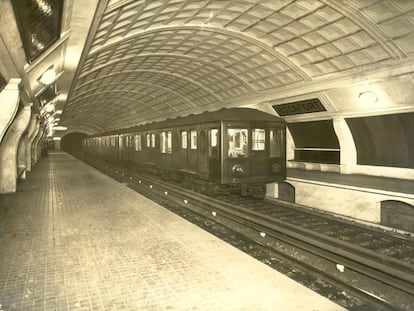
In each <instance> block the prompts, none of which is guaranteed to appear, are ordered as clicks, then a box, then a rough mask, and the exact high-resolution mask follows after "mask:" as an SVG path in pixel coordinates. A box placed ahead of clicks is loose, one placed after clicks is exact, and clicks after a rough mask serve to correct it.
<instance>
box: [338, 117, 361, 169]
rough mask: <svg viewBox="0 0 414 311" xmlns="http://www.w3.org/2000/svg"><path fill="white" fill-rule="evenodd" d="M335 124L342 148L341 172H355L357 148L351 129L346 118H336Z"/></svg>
mask: <svg viewBox="0 0 414 311" xmlns="http://www.w3.org/2000/svg"><path fill="white" fill-rule="evenodd" d="M333 126H334V129H335V133H336V136H338V141H339V146H340V148H341V149H340V150H341V151H340V152H341V160H340V163H341V166H340V167H341V174H352V173H355V172H356V171H357V170H356V165H357V150H356V147H355V142H354V138H353V136H352V133H351V130H350V129H349V127H348V124H347V123H346V121H345V119H344V118H335V119H334V120H333Z"/></svg>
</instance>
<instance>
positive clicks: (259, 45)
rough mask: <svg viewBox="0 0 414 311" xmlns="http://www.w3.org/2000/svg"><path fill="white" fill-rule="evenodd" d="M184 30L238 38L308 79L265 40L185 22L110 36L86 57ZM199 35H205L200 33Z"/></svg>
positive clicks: (226, 38)
mask: <svg viewBox="0 0 414 311" xmlns="http://www.w3.org/2000/svg"><path fill="white" fill-rule="evenodd" d="M185 31H193V32H196V33H197V34H198V35H200V34H201V33H203V32H208V33H211V34H212V36H207V37H211V38H214V36H215V35H216V37H220V35H221V36H224V37H225V39H224V40H222V42H223V43H224V42H226V41H228V40H230V41H231V39H238V40H240V41H241V42H243V43H244V44H243V43H242V44H240V47H243V46H244V45H245V44H248V45H251V46H253V47H255V48H256V49H255V50H256V51H257V52H258V51H266V52H267V53H268V54H269V55H271V56H272V58H274V60H275V61H276V60H277V61H279V62H282V63H283V64H284V65H286V66H287V67H289V68H290V69H291V70H292V71H294V72H295V73H296V74H297V75H299V76H300V77H301V78H302V79H304V80H310V76H309V75H308V74H307V73H306V72H305V71H304V70H303V69H301V68H300V67H299V66H297V65H296V64H295V63H293V62H292V61H291V60H290V59H289V58H287V57H286V56H284V55H283V54H282V53H279V52H278V51H276V50H275V49H273V48H272V45H269V44H266V43H265V42H263V41H261V40H258V39H256V38H254V37H250V36H248V35H246V34H243V33H239V32H236V31H232V30H229V29H224V28H218V27H212V26H206V25H191V24H187V25H183V26H172V25H169V26H163V27H158V28H155V29H154V28H150V29H148V30H143V31H142V30H141V31H138V32H137V31H135V32H131V33H130V34H127V35H126V36H125V37H116V38H111V39H110V40H108V41H107V42H106V44H105V45H103V46H99V47H96V48H95V49H93V48H92V49H91V52H90V53H89V55H88V58H90V57H93V56H94V55H95V54H97V53H101V52H103V51H105V50H107V49H111V48H113V47H114V46H119V45H122V44H125V43H126V42H129V41H137V40H140V39H142V38H144V39H145V38H146V37H148V36H149V35H151V34H154V33H169V34H171V35H174V34H175V33H179V32H185ZM200 37H206V36H205V35H204V36H203V35H201V36H200ZM197 41H198V42H203V41H202V40H197ZM164 43H166V42H164ZM181 43H185V41H184V40H183V42H181ZM204 43H205V42H204ZM218 50H219V49H218ZM85 66H87V62H85Z"/></svg>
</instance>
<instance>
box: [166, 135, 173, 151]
mask: <svg viewBox="0 0 414 311" xmlns="http://www.w3.org/2000/svg"><path fill="white" fill-rule="evenodd" d="M167 153H172V132H171V131H167Z"/></svg>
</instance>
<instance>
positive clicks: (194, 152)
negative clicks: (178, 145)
mask: <svg viewBox="0 0 414 311" xmlns="http://www.w3.org/2000/svg"><path fill="white" fill-rule="evenodd" d="M189 134H190V137H189V146H188V148H187V150H188V161H187V163H188V170H189V171H192V172H197V167H198V132H197V129H194V128H193V129H191V130H190V131H189Z"/></svg>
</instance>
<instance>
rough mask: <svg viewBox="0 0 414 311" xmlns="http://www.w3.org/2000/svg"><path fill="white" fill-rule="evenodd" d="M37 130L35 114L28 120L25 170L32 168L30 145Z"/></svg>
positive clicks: (37, 123)
mask: <svg viewBox="0 0 414 311" xmlns="http://www.w3.org/2000/svg"><path fill="white" fill-rule="evenodd" d="M38 131H39V120H38V116H37V115H33V116H32V119H31V120H30V124H29V129H28V131H27V132H28V142H27V145H26V171H28V172H30V171H31V170H32V145H33V141H34V139H35V138H36V134H37V132H38Z"/></svg>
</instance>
